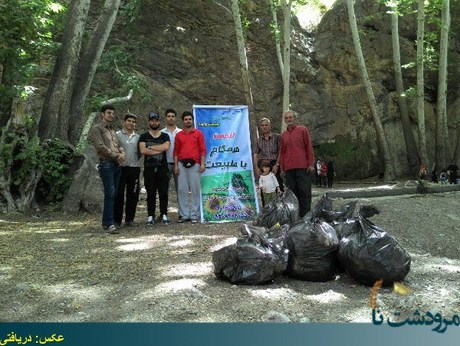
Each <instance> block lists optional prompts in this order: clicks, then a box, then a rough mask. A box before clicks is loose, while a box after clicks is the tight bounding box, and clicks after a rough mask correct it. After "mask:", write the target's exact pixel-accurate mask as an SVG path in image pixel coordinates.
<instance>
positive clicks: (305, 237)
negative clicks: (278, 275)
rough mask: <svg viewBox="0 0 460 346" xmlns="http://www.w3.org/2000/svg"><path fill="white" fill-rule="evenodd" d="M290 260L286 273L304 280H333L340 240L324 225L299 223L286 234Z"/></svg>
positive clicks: (332, 229) (329, 226)
mask: <svg viewBox="0 0 460 346" xmlns="http://www.w3.org/2000/svg"><path fill="white" fill-rule="evenodd" d="M286 242H287V246H288V249H289V260H288V266H287V269H286V274H287V275H288V276H291V277H293V278H296V279H300V280H307V281H328V280H332V279H334V278H335V276H336V273H337V272H338V269H337V264H338V263H337V250H338V247H339V237H338V236H337V233H336V232H335V230H334V228H333V227H332V226H331V225H329V224H328V223H327V222H324V221H320V220H317V221H315V222H310V221H301V222H299V223H297V224H295V225H294V226H293V227H292V228H291V229H290V230H289V232H288V237H287V241H286Z"/></svg>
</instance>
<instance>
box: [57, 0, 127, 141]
mask: <svg viewBox="0 0 460 346" xmlns="http://www.w3.org/2000/svg"><path fill="white" fill-rule="evenodd" d="M119 7H120V0H106V1H105V4H104V8H103V9H102V13H101V15H100V17H99V20H98V22H97V25H96V28H95V29H94V31H93V34H92V37H91V38H90V41H89V44H88V46H87V48H86V49H85V51H84V52H83V54H82V57H81V59H80V63H79V64H78V72H77V76H76V80H75V85H74V88H73V93H72V99H71V102H70V110H69V115H70V117H66V119H69V118H70V119H72V126H70V127H69V126H68V125H67V126H66V127H67V128H68V135H69V139H70V142H71V143H72V144H76V143H77V142H78V140H79V138H80V134H81V130H82V128H83V123H84V119H83V111H84V106H85V103H86V100H87V99H88V95H89V91H90V88H91V84H92V82H93V79H94V75H95V74H96V69H97V67H98V65H99V61H100V59H101V56H102V52H103V50H104V47H105V44H106V43H107V40H108V38H109V35H110V32H111V31H112V27H113V24H114V22H115V19H116V17H117V13H118V8H119Z"/></svg>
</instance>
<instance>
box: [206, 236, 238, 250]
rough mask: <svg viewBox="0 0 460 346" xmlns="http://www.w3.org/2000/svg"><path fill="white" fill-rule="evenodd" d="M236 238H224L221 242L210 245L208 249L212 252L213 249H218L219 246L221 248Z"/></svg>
mask: <svg viewBox="0 0 460 346" xmlns="http://www.w3.org/2000/svg"><path fill="white" fill-rule="evenodd" d="M236 240H237V238H236V237H231V238H226V239H224V240H223V241H222V242H220V243H219V244H216V245H214V246H213V247H211V249H210V250H211V252H214V251H216V250H219V249H221V248H223V247H225V246H228V245H232V244H235V243H236Z"/></svg>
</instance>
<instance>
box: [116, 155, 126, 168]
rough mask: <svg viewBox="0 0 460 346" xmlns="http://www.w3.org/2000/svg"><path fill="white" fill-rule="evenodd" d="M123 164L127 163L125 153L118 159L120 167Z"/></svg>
mask: <svg viewBox="0 0 460 346" xmlns="http://www.w3.org/2000/svg"><path fill="white" fill-rule="evenodd" d="M123 162H125V153H121V154H120V155H118V158H117V163H118V165H119V166H121V165H122V164H123Z"/></svg>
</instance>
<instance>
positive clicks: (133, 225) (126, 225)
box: [125, 221, 136, 227]
mask: <svg viewBox="0 0 460 346" xmlns="http://www.w3.org/2000/svg"><path fill="white" fill-rule="evenodd" d="M125 227H136V223H135V222H134V221H127V222H125Z"/></svg>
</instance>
